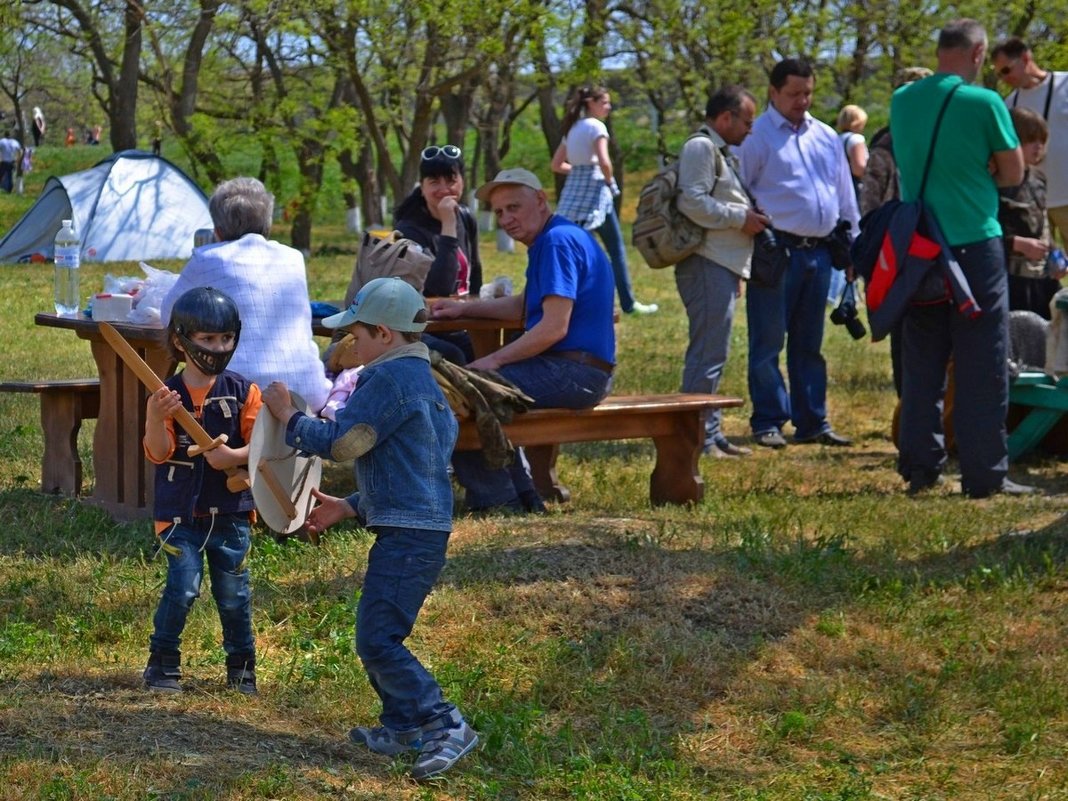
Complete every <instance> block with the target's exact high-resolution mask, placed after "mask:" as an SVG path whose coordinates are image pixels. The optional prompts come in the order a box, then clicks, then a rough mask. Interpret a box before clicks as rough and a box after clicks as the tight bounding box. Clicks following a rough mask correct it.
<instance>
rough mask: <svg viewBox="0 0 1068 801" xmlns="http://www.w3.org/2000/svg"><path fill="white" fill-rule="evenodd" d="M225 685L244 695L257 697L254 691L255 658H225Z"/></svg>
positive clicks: (257, 692)
mask: <svg viewBox="0 0 1068 801" xmlns="http://www.w3.org/2000/svg"><path fill="white" fill-rule="evenodd" d="M226 684H227V686H228V687H230V689H232V690H237V691H238V692H239V693H243V694H244V695H259V690H257V689H256V657H254V656H253V657H245V656H239V657H233V656H228V657H226Z"/></svg>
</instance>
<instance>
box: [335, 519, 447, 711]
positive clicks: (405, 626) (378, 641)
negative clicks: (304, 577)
mask: <svg viewBox="0 0 1068 801" xmlns="http://www.w3.org/2000/svg"><path fill="white" fill-rule="evenodd" d="M373 530H374V533H375V544H374V545H372V546H371V551H370V553H369V554H368V556H367V574H366V575H365V576H364V580H363V591H362V592H361V593H360V602H359V604H358V605H357V607H356V653H357V654H358V655H359V657H360V661H361V662H362V663H363V667H364V669H365V670H366V671H367V676H368V678H369V679H370V681H371V686H372V687H373V688H374V690H375V692H376V693H378V697H379V698H380V699H382V714H381V716H380V718H379V719H380V720H381V721H382V725H383V726H386V727H388V728H390V729H393V730H394V731H397V732H410V731H413V730H415V729H418V728H420V727H421V726H426V725H427V724H428V723H431V722H433V721H434V720H435V719H437V718H439V717H444V716H445V715H449V714H451V713H452V711H453V710H454V709H455V707H454V706H453V705H452V704H450V703H448V702H447V701H445V699H444V698H443V697H442V694H441V687H440V686H439V685H438V683H437V680H435V679H434V677H433V676H432V675H430V672H429V671H427V669H426V668H425V667H423V666H422V665H421V664H420V663H419V660H418V659H416V658H415V656H413V655H412V652H411V651H409V650H408V648H407V647H406V646H405V645H404V641H405V640H406V639H407V638H408V635H409V634H411V633H412V627H413V626H414V625H415V619H416V617H418V615H419V610H420V609H421V608H422V606H423V602H424V601H425V600H426V597H427V595H429V594H430V590H431V589H432V588H433V586H434V582H436V581H437V580H438V574H439V573H441V569H442V568H443V567H444V566H445V550H446V548H447V547H448V545H449V532H448V531H430V530H425V529H412V528H394V527H392V526H375V527H374V529H373Z"/></svg>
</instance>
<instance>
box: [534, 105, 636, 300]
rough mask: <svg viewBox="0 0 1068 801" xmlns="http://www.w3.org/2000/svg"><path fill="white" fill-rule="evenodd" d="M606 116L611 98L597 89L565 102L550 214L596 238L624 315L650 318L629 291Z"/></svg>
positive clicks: (625, 255)
mask: <svg viewBox="0 0 1068 801" xmlns="http://www.w3.org/2000/svg"><path fill="white" fill-rule="evenodd" d="M611 111H612V98H611V96H610V95H609V94H608V90H607V89H605V88H604V87H603V86H583V87H580V88H579V89H576V90H575V92H574V93H573V94H572V95H571V97H570V98H568V101H567V103H566V104H565V106H564V119H563V120H562V121H561V123H560V131H561V133H562V135H563V138H562V139H561V140H560V146H559V147H558V148H557V149H556V153H555V154H553V162H552V169H553V172H556V173H560V174H561V175H566V176H567V180H566V181H565V182H564V189H563V191H562V192H561V193H560V202H559V203H558V204H557V208H556V213H557V214H560V215H562V216H564V217H567V218H568V219H569V220H571V221H573V222H576V223H578V224H579V225H581V226H582V227H583V228H585V229H586V230H587V231H596V232H597V233H598V234H600V236H601V241H602V242H604V246H605V250H607V251H608V258H609V260H610V261H611V262H612V272H613V273H614V275H615V279H616V291H617V292H618V293H619V305H620V307H621V308H622V309H623V311H624V313H626V314H631V313H634V312H637V313H639V314H650V313H652V312H655V311H656V310H657V305H656V304H655V303H648V304H646V303H639V302H638V301H636V300H635V299H634V294H633V292H632V291H631V286H630V273H629V272H628V270H627V254H626V251H625V250H624V244H623V230H622V229H621V228H620V225H619V217H618V216H617V215H616V210H615V205H614V203H613V198H614V196H615V195H618V194H619V189H618V187H617V186H616V182H615V179H614V178H613V177H612V159H611V158H610V157H609V155H608V128H607V127H605V124H604V120H605V119H607V117H608V114H609V113H610V112H611Z"/></svg>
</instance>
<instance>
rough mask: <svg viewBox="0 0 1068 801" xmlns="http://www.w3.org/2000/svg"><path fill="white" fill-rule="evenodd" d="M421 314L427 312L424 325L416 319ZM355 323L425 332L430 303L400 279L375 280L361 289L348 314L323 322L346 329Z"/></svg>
mask: <svg viewBox="0 0 1068 801" xmlns="http://www.w3.org/2000/svg"><path fill="white" fill-rule="evenodd" d="M419 312H423V313H424V314H423V321H422V322H417V320H416V317H417V316H418V315H419ZM353 323H367V324H368V325H384V326H385V327H386V328H392V329H393V330H394V331H412V332H415V331H422V330H424V329H425V328H426V300H424V298H423V296H422V295H420V294H419V292H418V290H416V289H415V287H413V286H412V285H411V284H409V283H408V282H406V281H404V280H402V279H400V278H375V279H373V280H371V281H368V282H367V283H366V284H364V285H363V287H361V289H360V291H359V292H357V293H356V297H355V298H353V300H352V305H351V306H349V307H348V308H347V309H345V311H343V312H339V313H338V314H334V315H331V316H330V317H326V318H324V319H323V325H324V326H326V327H327V328H345V327H346V326H350V325H352V324H353Z"/></svg>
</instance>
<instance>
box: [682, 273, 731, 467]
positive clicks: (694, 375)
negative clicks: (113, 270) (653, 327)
mask: <svg viewBox="0 0 1068 801" xmlns="http://www.w3.org/2000/svg"><path fill="white" fill-rule="evenodd" d="M739 281H740V279H739V277H738V275H737V274H736V273H732V272H731V271H730V270H728V269H727V268H726V267H724V266H723V265H721V264H717V263H716V262H714V261H712V260H711V259H706V258H705V257H704V256H700V255H693V256H690V257H688V258H686V259H683V260H682V261H681V262H679V263H678V264H677V265H675V285H676V286H677V287H678V290H679V297H680V298H682V305H683V306H685V307H686V316H687V318H689V321H690V344H689V345H687V347H686V358H685V361H684V362H683V368H682V391H683V392H705V393H708V394H715V392H716V390H718V389H719V382H720V379H721V378H722V377H723V368H724V367H725V366H726V364H727V355H728V353H729V352H730V344H731V325H732V324H733V323H734V307H735V302H736V300H737V297H738V285H739ZM720 420H721V412H720V410H719V409H714V410H712V411H710V412H708V414H707V416H706V417H705V448H706V449H708V448H709V447H711V446H712V444H713V443H714V442H715V440H716V438H717V437H719V436H720Z"/></svg>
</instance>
